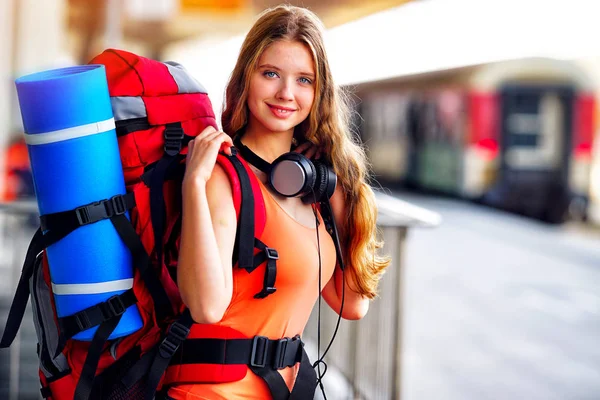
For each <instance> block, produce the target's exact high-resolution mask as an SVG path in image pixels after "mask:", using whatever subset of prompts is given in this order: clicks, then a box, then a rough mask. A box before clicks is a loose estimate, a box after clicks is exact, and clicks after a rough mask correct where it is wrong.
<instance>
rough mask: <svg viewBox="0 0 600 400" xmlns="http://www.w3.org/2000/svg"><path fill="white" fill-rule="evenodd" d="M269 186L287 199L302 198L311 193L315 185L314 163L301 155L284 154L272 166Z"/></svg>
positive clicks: (293, 153)
mask: <svg viewBox="0 0 600 400" xmlns="http://www.w3.org/2000/svg"><path fill="white" fill-rule="evenodd" d="M271 165H272V167H271V173H270V174H269V177H268V181H269V185H270V186H271V188H273V190H275V192H277V193H278V194H280V195H282V196H285V197H300V196H305V195H307V194H308V193H309V192H311V190H312V188H313V187H314V185H315V179H316V175H317V173H316V170H315V167H314V165H313V163H312V162H311V161H310V160H309V159H308V158H307V157H306V156H304V155H302V154H300V153H295V152H290V153H285V154H282V155H281V156H280V157H278V158H277V159H276V160H275V161H273V163H272V164H271Z"/></svg>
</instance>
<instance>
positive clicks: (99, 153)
mask: <svg viewBox="0 0 600 400" xmlns="http://www.w3.org/2000/svg"><path fill="white" fill-rule="evenodd" d="M16 86H17V93H18V97H19V104H20V107H21V116H22V118H23V126H24V128H25V140H26V143H27V146H28V149H29V156H30V160H31V169H32V174H33V180H34V185H35V192H36V197H37V203H38V207H39V212H40V215H46V214H51V213H56V212H62V211H68V210H73V209H75V208H77V207H80V206H85V205H87V204H90V203H93V202H96V201H100V200H105V199H109V198H111V197H113V196H115V195H119V194H125V181H124V178H123V170H122V167H121V159H120V157H119V148H118V144H117V135H116V132H115V122H114V119H113V114H112V108H111V103H110V97H109V94H108V85H107V81H106V72H105V68H104V66H102V65H86V66H77V67H69V68H61V69H56V70H50V71H43V72H39V73H35V74H32V75H27V76H23V77H21V78H19V79H17V80H16ZM126 215H127V218H129V215H128V214H126ZM47 256H48V262H49V266H50V278H51V281H52V289H53V293H54V298H55V302H56V310H57V314H58V317H59V318H60V317H64V316H69V315H73V314H75V313H77V312H78V311H81V310H84V309H86V308H88V307H90V306H93V305H95V304H98V303H101V302H103V301H105V300H107V299H108V298H110V297H112V296H114V295H117V294H120V293H123V292H124V291H125V290H127V289H129V288H131V287H132V286H133V265H132V256H131V253H130V251H129V249H128V248H127V246H126V245H125V244H124V243H123V241H122V240H121V238H120V237H119V235H118V233H117V232H116V230H115V228H114V226H113V225H112V223H111V221H110V220H109V219H104V220H101V221H98V222H95V223H91V224H88V225H84V226H80V227H79V228H77V229H75V230H74V231H73V232H71V233H70V234H69V235H67V236H66V237H65V238H64V239H62V240H60V241H58V242H57V243H55V244H53V245H51V246H49V247H48V249H47ZM141 327H142V320H141V317H140V315H139V312H138V310H137V307H136V306H135V305H133V306H130V307H129V308H128V309H127V310H126V311H125V313H124V314H123V316H122V318H121V320H120V322H119V324H118V325H117V327H116V329H115V330H114V331H113V333H112V334H111V336H110V337H109V339H115V338H118V337H122V336H126V335H128V334H131V333H133V332H135V331H137V330H138V329H140V328H141ZM97 329H98V327H97V326H96V327H93V328H91V329H88V330H85V331H83V332H80V333H78V334H77V335H75V336H74V337H73V338H74V339H78V340H85V341H90V340H92V338H93V336H94V333H95V332H96V330H97Z"/></svg>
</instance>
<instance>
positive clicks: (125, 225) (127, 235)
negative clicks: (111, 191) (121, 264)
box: [110, 215, 173, 315]
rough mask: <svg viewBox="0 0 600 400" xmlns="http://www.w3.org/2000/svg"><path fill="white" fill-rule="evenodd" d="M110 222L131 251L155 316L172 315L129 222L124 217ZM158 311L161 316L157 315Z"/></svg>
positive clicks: (163, 289)
mask: <svg viewBox="0 0 600 400" xmlns="http://www.w3.org/2000/svg"><path fill="white" fill-rule="evenodd" d="M110 222H112V224H113V226H114V227H115V229H116V231H117V233H118V234H119V237H120V238H121V240H123V242H124V243H125V245H126V246H127V247H128V248H129V250H130V251H131V255H132V257H133V263H134V266H135V267H136V268H137V269H138V270H139V271H140V276H141V277H142V280H143V281H144V283H145V284H146V287H147V288H148V291H149V292H150V295H151V296H152V300H153V301H154V307H155V309H156V311H157V315H161V314H162V315H166V314H170V313H172V309H173V308H172V306H171V300H170V299H169V296H168V295H167V292H166V291H165V288H164V286H163V285H162V283H161V282H160V280H159V279H158V276H157V274H156V272H155V271H154V270H153V269H152V266H151V264H150V257H149V256H148V253H147V252H146V249H145V248H144V244H143V243H142V241H141V239H140V237H139V236H138V234H137V232H136V231H135V229H134V228H133V226H132V225H131V222H129V220H128V219H127V217H125V216H124V215H119V216H115V217H113V218H111V219H110ZM159 311H160V313H161V314H159Z"/></svg>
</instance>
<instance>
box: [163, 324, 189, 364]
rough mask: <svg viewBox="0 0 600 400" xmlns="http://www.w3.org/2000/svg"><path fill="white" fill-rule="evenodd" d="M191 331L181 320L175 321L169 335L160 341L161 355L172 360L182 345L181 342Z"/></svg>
mask: <svg viewBox="0 0 600 400" xmlns="http://www.w3.org/2000/svg"><path fill="white" fill-rule="evenodd" d="M189 333H190V330H189V329H188V328H186V327H185V326H184V325H183V324H180V323H179V322H175V323H173V325H171V328H170V329H169V333H167V336H166V337H165V338H164V339H163V341H162V342H161V343H160V346H158V352H159V353H160V356H161V357H163V358H165V359H167V360H170V359H171V358H172V357H173V355H174V354H175V352H176V351H177V349H178V348H179V346H180V345H181V342H183V341H184V340H185V339H186V338H187V337H188V334H189Z"/></svg>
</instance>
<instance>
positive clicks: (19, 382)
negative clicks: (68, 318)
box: [0, 0, 600, 400]
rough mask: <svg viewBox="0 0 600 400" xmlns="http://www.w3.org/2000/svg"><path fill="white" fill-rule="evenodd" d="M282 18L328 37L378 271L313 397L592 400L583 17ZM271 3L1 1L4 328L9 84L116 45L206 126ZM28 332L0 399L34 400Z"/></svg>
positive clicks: (589, 79) (346, 1)
mask: <svg viewBox="0 0 600 400" xmlns="http://www.w3.org/2000/svg"><path fill="white" fill-rule="evenodd" d="M289 3H291V4H295V5H301V6H305V7H308V8H310V9H311V10H313V11H315V12H316V13H317V14H318V15H319V16H320V17H321V18H322V20H323V21H324V23H325V25H326V27H327V32H326V46H327V50H328V53H329V56H330V63H331V66H332V69H333V74H334V78H335V79H336V81H337V83H338V84H339V85H341V86H343V87H344V88H345V89H347V91H348V92H349V93H350V95H351V99H352V103H353V107H354V111H355V118H354V127H355V130H356V132H357V134H358V135H359V136H360V138H361V140H362V141H363V143H364V144H365V146H366V148H367V152H368V155H369V157H370V161H371V163H372V167H373V174H374V186H375V187H376V188H377V189H378V193H379V194H378V196H379V197H378V199H379V204H380V214H381V215H380V227H381V230H382V233H383V238H384V239H385V240H386V246H385V249H384V250H385V251H386V252H387V253H388V254H391V255H392V256H393V258H394V262H393V264H392V266H391V267H390V269H389V270H388V272H387V273H386V275H385V276H384V279H383V281H382V288H381V295H380V297H379V298H378V299H377V300H375V301H374V302H373V306H372V309H371V311H370V312H369V315H367V317H366V318H365V319H364V320H362V321H360V322H349V321H344V322H343V323H342V326H341V328H340V331H339V333H338V338H337V339H336V342H335V344H334V345H333V346H332V349H331V352H330V353H329V354H328V357H327V361H328V364H329V371H328V373H327V374H328V375H327V379H326V394H327V398H329V399H388V398H395V399H399V398H402V399H409V400H416V399H451V400H454V399H544V400H549V399H557V400H563V399H569V400H571V399H572V400H580V399H581V400H584V399H585V400H588V399H589V400H592V399H600V346H598V344H599V343H600V246H599V243H600V230H599V229H598V226H600V144H599V140H598V134H599V130H598V128H599V122H600V119H599V117H600V46H598V43H597V40H598V29H597V24H598V22H599V21H598V16H599V15H600V4H598V3H597V2H594V1H589V0H569V1H561V0H556V1H550V2H549V1H543V0H485V1H484V0H412V1H410V0H387V1H386V0H372V1H369V2H365V1H359V0H335V1H333V0H331V1H318V0H304V1H290V2H289ZM277 4H278V2H277V1H271V0H44V1H42V2H40V1H37V0H3V1H2V2H0V22H1V23H0V33H1V37H2V38H3V40H2V41H1V42H0V60H1V61H0V166H2V167H0V197H1V199H2V203H1V204H2V208H0V274H1V275H0V277H1V279H0V331H1V330H2V329H3V325H4V321H5V320H6V316H7V313H8V308H9V306H10V301H11V300H12V296H13V293H14V288H15V287H16V282H17V280H18V277H19V274H20V268H21V264H22V261H23V257H24V255H25V250H26V246H27V245H28V242H29V240H30V237H31V234H32V233H33V230H34V229H35V227H36V226H37V225H36V224H37V219H36V218H37V215H36V210H37V208H36V206H35V203H34V202H32V199H34V191H33V184H32V180H31V174H30V172H29V161H28V156H27V148H26V146H25V145H24V143H23V140H22V134H23V128H22V124H21V117H20V112H19V109H18V103H17V99H16V92H15V87H14V80H15V79H16V78H17V77H19V76H22V75H25V74H28V73H32V72H37V71H41V70H45V69H51V68H58V67H64V66H71V65H77V64H85V63H87V62H88V61H89V60H90V59H91V58H92V57H93V56H94V55H96V54H99V53H100V52H101V51H102V50H103V49H105V48H108V47H114V48H121V49H125V50H129V51H132V52H135V53H139V54H141V55H144V56H147V57H150V58H155V59H159V60H173V61H177V62H179V63H181V64H183V65H184V66H185V67H186V68H187V69H188V70H189V71H190V72H191V73H192V74H193V75H194V76H195V77H196V78H197V79H198V80H199V81H200V82H201V83H202V84H203V85H204V86H205V87H206V89H207V90H208V92H209V95H210V97H211V100H212V102H213V105H214V107H215V112H216V113H217V115H219V114H220V112H221V104H222V99H223V90H224V87H225V84H226V82H227V78H228V76H229V74H230V72H231V70H232V69H233V65H234V63H235V60H236V57H237V52H238V50H239V47H240V45H241V42H242V40H243V36H244V34H245V33H246V32H247V30H248V29H249V28H250V26H251V25H252V23H253V22H254V20H255V18H256V15H257V14H258V13H259V12H260V11H262V10H263V9H264V8H267V7H271V6H275V5H277ZM315 311H316V310H315ZM316 318H317V313H316V312H315V314H314V315H313V318H312V319H311V323H310V324H309V326H308V327H307V330H306V332H305V336H306V337H307V339H308V340H309V346H310V350H311V352H312V353H313V359H315V358H316V354H317V352H318V353H319V354H322V352H323V350H324V347H325V345H326V344H327V342H328V339H329V337H330V334H331V332H332V331H333V328H334V325H335V318H334V316H333V314H332V313H328V312H326V311H325V310H323V312H322V315H321V320H322V321H321V326H322V329H323V330H324V332H325V334H324V335H323V337H324V338H325V339H327V340H325V339H323V338H322V339H321V343H320V345H319V344H317V343H316V338H317V334H316V332H317V321H316ZM25 320H26V321H25V323H24V327H23V331H22V333H21V335H20V337H19V338H18V341H17V342H16V343H15V345H13V346H12V348H11V349H10V350H6V349H4V350H0V398H10V399H35V398H39V388H38V383H37V366H36V363H37V360H36V354H35V343H36V338H35V332H34V330H33V324H32V323H31V317H30V316H26V317H25ZM319 396H322V395H319V394H318V395H317V397H319Z"/></svg>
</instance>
